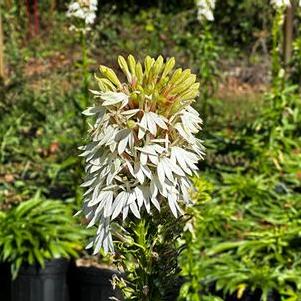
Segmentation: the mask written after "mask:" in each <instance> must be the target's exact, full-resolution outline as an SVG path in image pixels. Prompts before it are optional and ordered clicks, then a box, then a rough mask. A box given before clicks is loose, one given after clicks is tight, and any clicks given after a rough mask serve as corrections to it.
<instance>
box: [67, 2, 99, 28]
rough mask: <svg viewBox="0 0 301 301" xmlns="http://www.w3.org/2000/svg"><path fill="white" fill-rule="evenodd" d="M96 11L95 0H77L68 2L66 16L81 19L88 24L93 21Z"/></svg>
mask: <svg viewBox="0 0 301 301" xmlns="http://www.w3.org/2000/svg"><path fill="white" fill-rule="evenodd" d="M96 12H97V0H77V1H75V2H71V3H70V4H69V7H68V11H67V16H68V17H75V18H79V19H82V20H84V21H85V24H86V25H90V24H93V23H94V22H95V18H96Z"/></svg>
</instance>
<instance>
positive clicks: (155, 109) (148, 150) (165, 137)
mask: <svg viewBox="0 0 301 301" xmlns="http://www.w3.org/2000/svg"><path fill="white" fill-rule="evenodd" d="M118 62H119V65H120V67H121V70H122V71H123V72H124V73H125V75H126V77H127V78H128V82H127V83H123V84H122V83H121V82H120V81H119V80H118V78H117V76H116V74H115V73H114V72H113V70H111V69H109V68H107V67H104V66H101V67H100V71H101V74H102V77H101V78H97V80H98V83H99V87H100V91H91V92H92V93H93V94H94V96H95V105H94V106H92V107H90V108H88V109H87V110H85V111H84V112H83V113H84V114H85V115H87V116H94V118H95V123H94V125H93V129H92V131H91V141H90V143H89V144H87V145H85V146H83V147H81V150H82V151H83V153H82V154H81V156H83V157H85V162H86V168H85V170H86V174H87V176H86V179H85V182H84V183H83V184H82V186H83V187H86V188H87V191H86V192H85V194H84V206H83V212H84V213H85V216H86V218H87V219H88V221H89V227H91V226H93V225H97V226H98V231H97V235H96V237H95V239H94V240H93V241H92V242H91V243H90V245H89V246H88V247H94V251H95V253H97V252H98V251H99V249H100V248H101V247H103V248H104V250H105V251H106V252H108V251H112V252H113V250H114V248H113V242H112V234H111V229H110V228H111V223H112V221H113V220H114V221H118V220H120V218H121V219H122V220H125V219H126V218H127V216H128V215H129V214H131V215H133V216H134V217H136V218H140V217H141V215H142V213H143V212H146V213H148V214H151V212H152V210H154V209H155V210H159V211H160V208H161V206H162V204H168V206H169V208H170V210H171V212H172V214H173V215H174V216H175V217H178V216H179V215H181V214H183V209H184V207H185V205H188V204H190V203H191V200H190V198H189V191H190V189H191V182H190V180H189V176H191V175H192V174H193V173H196V172H197V169H198V168H197V163H198V160H199V159H200V158H202V157H203V155H204V149H203V146H202V143H201V141H200V140H199V139H197V138H196V137H195V136H194V135H195V134H196V133H197V132H198V131H199V130H200V129H201V124H202V120H201V119H200V117H199V114H198V112H197V111H195V110H194V109H193V108H192V107H191V106H190V104H191V102H192V101H193V99H194V98H195V97H196V96H197V94H198V89H199V84H198V83H195V79H196V77H195V75H193V74H191V72H190V70H185V71H182V69H177V70H176V71H173V67H174V65H175V61H174V59H173V58H171V59H169V60H168V61H167V62H166V63H164V61H163V58H162V57H159V58H158V59H157V60H155V59H152V58H150V57H147V58H146V59H145V62H144V68H143V67H142V65H141V64H140V63H139V62H136V61H135V59H134V58H133V57H132V56H129V58H128V62H126V60H125V59H124V58H122V57H119V59H118Z"/></svg>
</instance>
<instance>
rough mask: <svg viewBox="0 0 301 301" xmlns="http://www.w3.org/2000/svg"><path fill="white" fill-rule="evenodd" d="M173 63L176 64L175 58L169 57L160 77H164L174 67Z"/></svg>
mask: <svg viewBox="0 0 301 301" xmlns="http://www.w3.org/2000/svg"><path fill="white" fill-rule="evenodd" d="M175 64H176V60H175V58H174V57H172V58H170V59H169V60H168V61H167V62H166V64H165V66H164V70H163V73H162V79H164V78H165V77H166V76H167V75H168V74H169V73H170V71H171V70H172V69H173V68H174V66H175Z"/></svg>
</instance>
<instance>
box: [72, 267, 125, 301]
mask: <svg viewBox="0 0 301 301" xmlns="http://www.w3.org/2000/svg"><path fill="white" fill-rule="evenodd" d="M114 274H117V275H119V276H120V273H119V272H117V271H114V270H111V269H106V268H99V267H94V266H89V267H86V266H76V264H75V263H73V264H71V265H70V268H69V271H68V287H69V296H70V301H108V300H110V297H116V298H118V299H119V300H122V296H121V293H120V291H118V290H114V289H113V286H112V284H111V279H112V277H113V275H114Z"/></svg>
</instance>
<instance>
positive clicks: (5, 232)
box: [0, 194, 86, 277]
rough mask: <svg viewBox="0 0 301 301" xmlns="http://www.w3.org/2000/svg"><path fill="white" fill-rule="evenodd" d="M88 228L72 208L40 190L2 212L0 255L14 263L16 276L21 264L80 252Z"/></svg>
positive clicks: (0, 221) (75, 254)
mask: <svg viewBox="0 0 301 301" xmlns="http://www.w3.org/2000/svg"><path fill="white" fill-rule="evenodd" d="M85 234H86V233H85V232H84V231H83V230H82V229H81V228H80V227H79V226H77V225H76V220H75V219H74V217H73V216H72V212H71V209H70V208H69V207H68V206H67V205H65V204H63V203H62V202H61V201H54V200H43V199H41V198H40V196H39V194H36V196H35V197H34V198H32V199H30V200H28V201H26V202H23V203H21V204H20V205H19V206H17V207H15V208H13V209H12V210H10V211H8V212H6V213H2V214H1V216H0V259H1V261H6V262H9V263H10V264H11V268H12V274H13V277H16V275H17V273H18V270H19V268H20V267H21V265H22V264H24V263H28V264H34V263H38V264H40V265H41V266H42V267H44V264H45V260H49V259H52V258H61V257H63V258H65V257H66V258H68V257H70V256H74V257H75V256H77V254H78V252H79V251H80V250H81V249H82V243H83V240H84V238H85Z"/></svg>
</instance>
